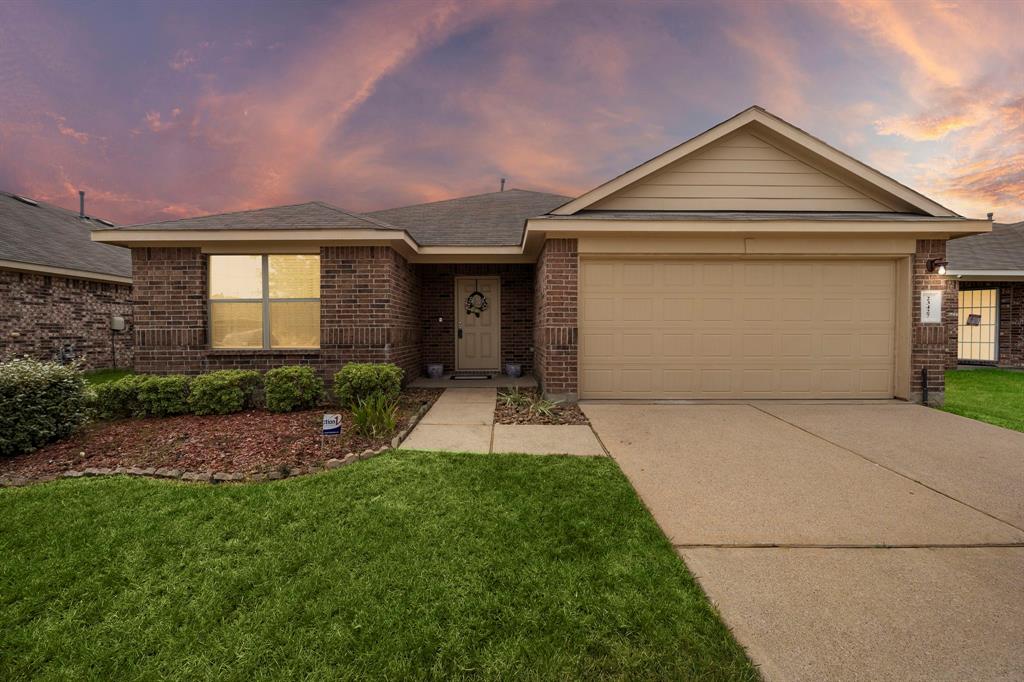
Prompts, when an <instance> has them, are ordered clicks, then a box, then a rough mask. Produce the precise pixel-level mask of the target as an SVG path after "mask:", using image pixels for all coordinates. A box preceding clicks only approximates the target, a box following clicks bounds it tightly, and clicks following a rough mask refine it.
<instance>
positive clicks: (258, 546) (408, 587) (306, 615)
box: [0, 452, 757, 680]
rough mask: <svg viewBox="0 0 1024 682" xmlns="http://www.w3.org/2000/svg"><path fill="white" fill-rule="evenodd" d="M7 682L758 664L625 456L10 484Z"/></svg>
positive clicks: (442, 459) (493, 458)
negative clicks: (627, 472)
mask: <svg viewBox="0 0 1024 682" xmlns="http://www.w3.org/2000/svg"><path fill="white" fill-rule="evenodd" d="M0 556H3V557H4V559H3V561H2V562H0V679H4V680H15V679H27V678H33V679H139V680H148V679H161V678H162V679H166V678H175V679H184V678H187V679H217V680H250V679H255V680H265V679H282V678H288V679H305V680H321V679H357V678H358V679H364V678H375V679H410V678H411V679H426V678H432V679H466V678H474V679H476V678H485V679H608V678H617V679H701V680H719V679H723V680H724V679H730V680H735V679H738V680H754V679H757V673H756V672H755V670H754V668H753V667H752V666H751V665H750V663H749V662H748V661H747V659H746V657H745V656H744V653H743V651H742V649H741V648H740V647H739V646H738V645H737V644H736V643H735V641H734V640H733V638H732V637H731V635H730V633H729V632H728V630H727V629H726V628H725V627H724V626H723V625H722V624H721V622H720V621H719V619H718V617H717V616H716V614H715V612H714V610H713V609H712V607H711V606H710V605H709V604H708V602H707V600H706V599H705V597H704V596H703V594H702V592H701V591H700V589H699V588H698V586H697V585H696V583H695V582H694V580H693V579H692V578H691V576H690V575H689V573H688V572H687V570H686V568H685V567H684V565H683V563H682V562H681V561H680V560H679V559H678V558H677V556H676V554H675V552H674V551H673V549H672V547H671V546H670V544H669V542H668V541H667V540H666V538H665V537H664V535H663V534H662V533H661V532H660V530H659V529H658V527H657V526H656V525H655V523H654V521H653V519H652V518H651V517H650V515H649V514H648V513H647V511H646V509H645V508H644V507H643V505H642V504H641V502H640V501H639V500H638V499H637V497H636V495H635V494H634V492H633V490H632V489H631V488H630V486H629V484H628V482H627V481H626V479H625V477H624V476H623V475H622V473H621V472H620V471H619V469H618V468H617V467H616V465H615V464H614V462H612V461H611V460H610V459H605V458H573V457H530V456H518V455H452V454H443V453H441V454H437V453H435V454H427V453H398V452H392V453H389V454H386V455H383V456H381V457H378V458H375V459H372V460H369V461H366V462H361V463H359V464H356V465H353V466H350V467H346V468H344V469H339V470H337V471H333V472H328V473H324V474H320V475H316V476H310V477H306V478H301V479H293V480H291V481H284V482H278V483H270V484H258V485H237V486H216V487H214V486H203V485H188V484H183V483H169V482H163V481H152V480H144V479H128V478H95V479H80V480H73V481H57V482H54V483H50V484H45V485H40V486H34V487H28V488H16V489H3V490H0Z"/></svg>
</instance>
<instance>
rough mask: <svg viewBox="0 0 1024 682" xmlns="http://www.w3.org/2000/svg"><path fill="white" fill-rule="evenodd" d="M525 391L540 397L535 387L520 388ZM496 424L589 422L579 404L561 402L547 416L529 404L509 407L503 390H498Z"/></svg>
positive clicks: (531, 396) (532, 397)
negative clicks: (532, 408) (531, 408)
mask: <svg viewBox="0 0 1024 682" xmlns="http://www.w3.org/2000/svg"><path fill="white" fill-rule="evenodd" d="M519 392H520V393H523V394H525V395H527V396H529V397H530V399H531V400H532V399H535V398H538V397H540V393H539V391H537V389H534V388H526V389H520V390H519ZM494 423H495V424H589V423H590V422H589V421H588V420H587V416H586V415H585V414H583V410H581V409H580V408H579V407H578V406H577V405H575V404H570V403H559V404H558V406H557V407H556V408H555V414H554V415H553V416H551V417H547V416H544V415H541V414H536V413H534V412H531V411H530V408H529V406H524V407H518V408H517V407H508V406H505V405H502V404H501V391H499V392H498V405H497V407H495V408H494Z"/></svg>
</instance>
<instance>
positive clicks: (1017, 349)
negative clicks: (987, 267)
mask: <svg viewBox="0 0 1024 682" xmlns="http://www.w3.org/2000/svg"><path fill="white" fill-rule="evenodd" d="M959 285H960V289H963V290H968V289H998V290H999V353H998V360H997V361H996V363H995V364H996V366H997V367H1010V368H1018V369H1024V282H963V281H961V282H959Z"/></svg>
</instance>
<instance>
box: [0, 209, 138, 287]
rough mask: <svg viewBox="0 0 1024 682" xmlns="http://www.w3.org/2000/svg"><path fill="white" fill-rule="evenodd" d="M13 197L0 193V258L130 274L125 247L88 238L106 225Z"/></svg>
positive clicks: (128, 275) (115, 273)
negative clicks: (92, 232)
mask: <svg viewBox="0 0 1024 682" xmlns="http://www.w3.org/2000/svg"><path fill="white" fill-rule="evenodd" d="M14 197H15V195H13V194H9V193H7V192H0V260H8V261H16V262H18V263H26V264H30V265H44V266H49V267H54V268H67V269H70V270H84V271H86V272H93V273H98V274H104V275H117V276H119V277H131V276H132V257H131V252H130V251H129V250H128V249H125V248H123V247H120V246H113V245H111V244H98V243H96V242H93V241H90V239H89V231H90V230H92V229H93V228H97V227H104V228H105V227H108V226H107V225H104V224H103V223H100V222H99V221H98V220H97V219H95V218H86V219H85V220H83V219H81V218H79V217H78V213H76V212H75V211H69V210H67V209H63V208H61V207H59V206H54V205H52V204H46V203H43V202H41V201H40V202H37V203H38V205H37V206H31V205H29V204H27V203H24V202H22V201H19V200H18V199H15V198H14Z"/></svg>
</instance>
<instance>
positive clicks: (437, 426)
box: [400, 387, 606, 456]
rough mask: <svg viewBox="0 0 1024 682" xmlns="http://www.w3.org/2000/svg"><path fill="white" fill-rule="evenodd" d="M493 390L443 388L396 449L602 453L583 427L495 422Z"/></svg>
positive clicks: (592, 437) (496, 396)
mask: <svg viewBox="0 0 1024 682" xmlns="http://www.w3.org/2000/svg"><path fill="white" fill-rule="evenodd" d="M497 398H498V391H497V389H495V388H479V387H477V388H473V387H459V388H446V389H445V391H444V393H442V394H441V397H440V398H438V399H437V402H435V403H434V405H433V407H431V408H430V411H428V412H427V413H426V414H425V415H423V419H421V420H420V423H419V424H417V425H416V428H414V429H413V431H412V433H410V434H409V437H408V438H406V439H405V442H404V443H402V445H401V448H400V449H402V450H441V451H446V452H482V453H489V452H498V453H520V454H528V455H591V456H602V455H605V454H606V453H605V451H604V448H603V447H601V443H600V442H599V441H598V440H597V436H595V435H594V432H593V430H591V428H590V427H589V426H585V425H584V426H580V425H561V426H554V425H529V424H495V423H494V408H495V405H496V403H497Z"/></svg>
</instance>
